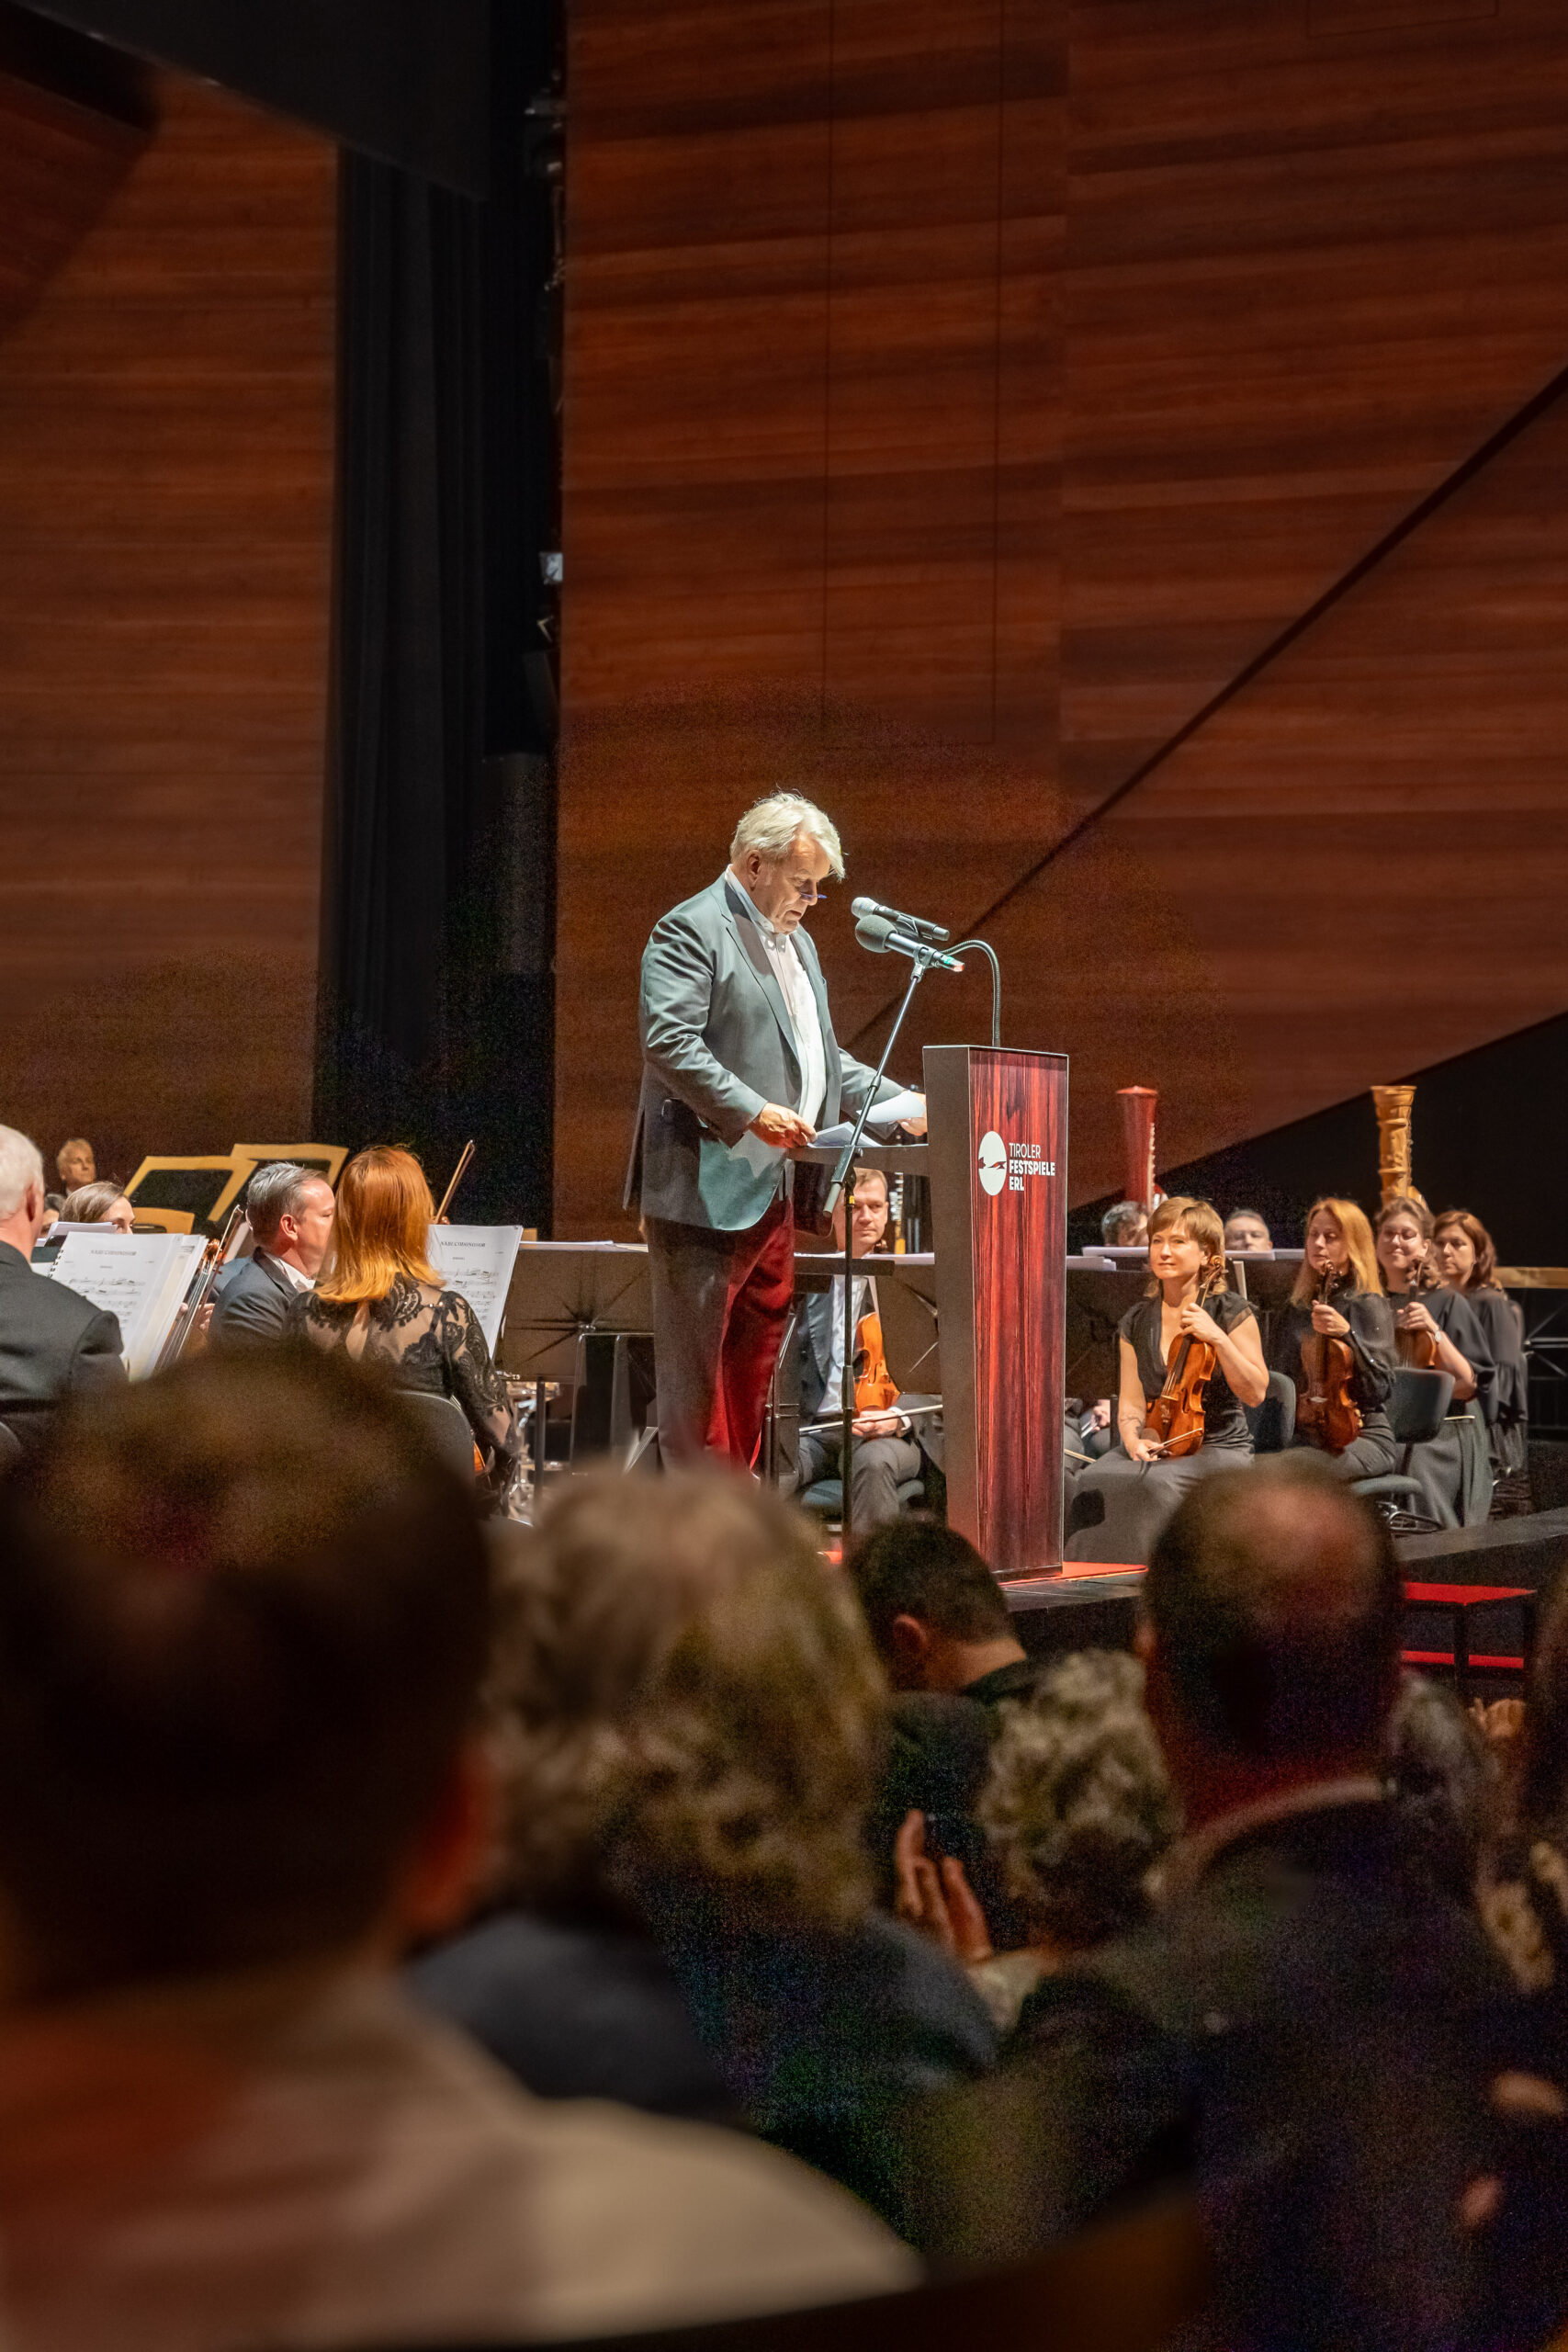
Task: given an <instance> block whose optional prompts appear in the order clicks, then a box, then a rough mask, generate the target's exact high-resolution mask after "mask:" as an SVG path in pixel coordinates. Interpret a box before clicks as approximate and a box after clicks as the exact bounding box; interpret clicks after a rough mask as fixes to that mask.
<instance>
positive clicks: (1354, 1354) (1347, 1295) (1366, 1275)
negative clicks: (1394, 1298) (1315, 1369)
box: [1269, 1197, 1399, 1478]
mask: <svg viewBox="0 0 1568 2352" xmlns="http://www.w3.org/2000/svg"><path fill="white" fill-rule="evenodd" d="M1325 1292H1327V1293H1328V1294H1329V1295H1326V1296H1325ZM1314 1332H1315V1333H1317V1334H1318V1335H1319V1336H1320V1337H1322V1338H1325V1339H1333V1340H1343V1341H1344V1342H1345V1344H1346V1346H1347V1347H1348V1349H1349V1351H1350V1364H1349V1371H1348V1379H1347V1384H1346V1385H1347V1389H1348V1397H1349V1399H1350V1401H1351V1403H1352V1404H1353V1405H1354V1407H1355V1408H1356V1411H1357V1413H1358V1414H1359V1418H1360V1423H1361V1426H1360V1430H1359V1434H1358V1435H1357V1436H1355V1437H1354V1438H1352V1439H1351V1440H1350V1442H1348V1444H1346V1445H1343V1446H1341V1447H1340V1448H1339V1449H1338V1450H1337V1451H1334V1450H1333V1449H1331V1448H1329V1447H1327V1446H1324V1445H1322V1444H1321V1442H1320V1439H1319V1437H1318V1435H1317V1434H1316V1433H1314V1430H1312V1429H1310V1428H1307V1427H1304V1426H1303V1418H1302V1403H1303V1398H1304V1397H1306V1395H1307V1380H1306V1373H1305V1367H1304V1365H1303V1358H1302V1342H1303V1340H1306V1339H1308V1338H1309V1337H1310V1336H1311V1335H1312V1334H1313V1333H1314ZM1398 1362H1399V1355H1398V1351H1397V1349H1396V1348H1395V1346H1394V1337H1393V1309H1392V1308H1391V1307H1390V1306H1389V1303H1388V1301H1387V1299H1386V1298H1384V1296H1383V1295H1382V1282H1381V1280H1380V1278H1379V1274H1378V1261H1377V1252H1376V1250H1375V1249H1374V1248H1373V1245H1372V1228H1371V1226H1370V1225H1369V1224H1368V1222H1367V1218H1366V1215H1365V1212H1364V1211H1363V1210H1361V1209H1359V1208H1358V1206H1357V1205H1356V1203H1355V1202H1354V1201H1347V1200H1340V1199H1337V1198H1333V1197H1329V1198H1325V1199H1323V1200H1318V1201H1314V1203H1313V1205H1312V1209H1311V1212H1310V1214H1309V1215H1308V1217H1307V1222H1306V1234H1305V1237H1304V1254H1303V1259H1302V1263H1301V1268H1300V1271H1299V1272H1298V1273H1297V1275H1296V1279H1295V1282H1294V1283H1293V1285H1292V1290H1291V1295H1290V1297H1289V1299H1288V1300H1287V1302H1286V1304H1285V1306H1284V1307H1283V1308H1282V1309H1281V1311H1280V1314H1279V1315H1278V1316H1277V1317H1276V1318H1275V1322H1274V1329H1273V1334H1272V1337H1271V1340H1270V1343H1269V1364H1270V1366H1271V1368H1272V1369H1274V1370H1275V1371H1278V1372H1283V1373H1286V1374H1289V1376H1290V1378H1291V1379H1292V1380H1293V1381H1294V1383H1295V1385H1296V1429H1295V1437H1294V1441H1293V1442H1294V1443H1295V1444H1297V1445H1316V1446H1318V1447H1319V1450H1320V1451H1322V1452H1324V1453H1328V1454H1329V1457H1330V1460H1331V1462H1332V1464H1333V1467H1334V1469H1335V1471H1336V1472H1337V1475H1338V1476H1340V1477H1342V1478H1377V1477H1381V1476H1383V1474H1384V1473H1385V1472H1387V1471H1390V1470H1392V1469H1393V1467H1394V1464H1395V1462H1396V1460H1397V1449H1396V1447H1395V1445H1394V1442H1393V1430H1391V1429H1390V1427H1389V1419H1388V1400H1389V1397H1390V1395H1391V1393H1392V1391H1393V1375H1394V1370H1395V1367H1396V1366H1397V1364H1398Z"/></svg>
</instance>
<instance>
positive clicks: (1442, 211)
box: [1062, 0, 1568, 807]
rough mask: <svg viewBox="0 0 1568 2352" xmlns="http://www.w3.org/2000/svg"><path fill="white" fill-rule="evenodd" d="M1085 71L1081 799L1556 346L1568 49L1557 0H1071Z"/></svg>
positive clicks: (1394, 518)
mask: <svg viewBox="0 0 1568 2352" xmlns="http://www.w3.org/2000/svg"><path fill="white" fill-rule="evenodd" d="M1413 13H1414V12H1413ZM1434 19H1435V20H1434ZM1323 21H1324V22H1325V24H1326V23H1332V24H1334V25H1336V26H1337V25H1338V24H1339V23H1340V22H1341V21H1342V17H1333V18H1330V19H1325V20H1323ZM1071 74H1072V102H1071V130H1070V134H1069V170H1070V174H1071V189H1072V198H1071V207H1070V213H1069V225H1068V257H1069V266H1068V271H1067V279H1066V287H1067V291H1066V304H1067V334H1068V343H1069V351H1070V370H1071V376H1070V388H1069V393H1068V417H1067V425H1066V432H1067V448H1068V456H1067V465H1066V487H1065V494H1064V504H1065V515H1064V531H1065V537H1066V548H1067V554H1066V589H1065V605H1066V609H1065V614H1064V641H1065V651H1064V663H1065V670H1064V684H1063V695H1062V722H1063V736H1064V765H1065V776H1066V783H1067V785H1068V786H1069V787H1070V790H1071V792H1072V795H1073V797H1074V799H1075V802H1076V803H1077V805H1078V806H1080V807H1088V806H1092V805H1094V803H1095V802H1097V801H1098V800H1099V798H1100V797H1101V796H1102V795H1103V794H1105V793H1106V792H1108V791H1111V790H1113V789H1114V788H1115V787H1116V786H1118V785H1120V784H1121V783H1122V780H1123V779H1124V778H1125V777H1126V776H1128V775H1131V774H1132V773H1133V771H1134V768H1135V767H1136V765H1137V764H1138V763H1139V761H1140V760H1141V759H1143V758H1144V757H1145V756H1146V755H1147V754H1148V753H1149V752H1152V751H1154V750H1155V749H1156V747H1157V746H1158V745H1159V744H1160V743H1161V742H1162V741H1164V740H1165V739H1166V738H1167V737H1168V735H1170V734H1171V733H1172V732H1174V731H1175V729H1177V728H1179V726H1180V725H1182V723H1183V722H1184V721H1186V720H1188V719H1189V718H1190V717H1191V716H1192V714H1193V713H1194V712H1195V711H1197V710H1199V709H1200V708H1201V707H1202V705H1203V704H1204V703H1205V702H1206V701H1207V700H1208V698H1209V697H1210V696H1211V695H1213V693H1214V692H1216V691H1217V690H1218V689H1219V688H1221V687H1223V686H1224V684H1225V683H1226V681H1227V680H1228V679H1230V678H1232V677H1233V676H1234V675H1235V673H1236V672H1237V671H1238V670H1240V669H1241V668H1242V667H1243V666H1244V664H1245V663H1246V662H1247V661H1249V660H1250V659H1251V658H1252V657H1253V656H1255V655H1256V654H1257V653H1258V652H1259V651H1260V650H1262V649H1263V648H1264V647H1266V646H1267V645H1268V643H1269V640H1270V639H1271V638H1272V637H1274V636H1275V635H1276V634H1277V633H1278V632H1279V631H1280V629H1282V628H1285V627H1287V626H1288V625H1289V624H1290V623H1291V622H1292V621H1293V620H1294V619H1295V618H1296V617H1297V616H1298V615H1299V614H1301V613H1303V612H1304V611H1305V610H1306V609H1307V607H1308V606H1310V605H1312V604H1313V603H1314V600H1315V599H1316V598H1317V597H1318V596H1320V595H1321V594H1323V593H1324V592H1325V590H1326V589H1328V588H1329V587H1331V586H1332V584H1333V582H1335V581H1336V580H1337V578H1338V577H1339V576H1340V575H1341V574H1342V573H1343V572H1344V571H1347V570H1348V568H1349V566H1350V565H1351V564H1353V563H1354V562H1355V561H1356V560H1357V559H1358V558H1359V557H1360V556H1362V555H1363V554H1364V553H1365V552H1366V550H1367V549H1368V548H1371V547H1373V546H1374V545H1375V544H1376V543H1377V541H1378V540H1379V539H1380V538H1381V537H1382V536H1383V534H1384V533H1385V532H1386V531H1388V530H1389V529H1390V528H1391V527H1392V526H1393V525H1395V524H1396V523H1397V522H1398V521H1399V520H1400V518H1401V517H1402V516H1404V515H1406V514H1407V513H1408V512H1409V511H1410V510H1411V508H1413V507H1414V506H1416V504H1417V503H1419V501H1420V500H1421V499H1422V498H1423V497H1424V496H1425V495H1426V494H1427V492H1429V491H1431V490H1433V489H1435V488H1436V486H1437V485H1438V483H1439V482H1440V481H1442V480H1443V479H1444V477H1445V476H1446V475H1447V474H1448V473H1449V472H1450V471H1451V470H1452V469H1453V468H1454V467H1456V466H1457V465H1459V464H1460V463H1461V462H1462V460H1463V459H1464V458H1467V457H1468V456H1469V455H1470V453H1471V451H1472V449H1474V448H1475V447H1477V446H1478V445H1479V444H1480V443H1481V442H1483V441H1484V440H1485V438H1486V436H1487V435H1488V434H1490V433H1491V432H1493V431H1494V430H1495V428H1496V427H1497V426H1498V425H1500V424H1502V423H1503V422H1504V421H1505V419H1506V417H1507V416H1508V415H1509V414H1510V413H1512V411H1513V410H1515V409H1516V408H1517V406H1518V405H1519V404H1520V402H1521V401H1524V400H1526V399H1528V398H1529V395H1530V394H1531V393H1533V392H1534V391H1536V390H1538V389H1539V388H1540V386H1541V385H1542V384H1543V383H1544V382H1545V381H1546V380H1547V379H1549V378H1550V377H1551V376H1552V375H1554V374H1555V372H1556V370H1557V369H1558V368H1560V367H1562V365H1563V363H1564V361H1565V360H1568V51H1565V50H1564V45H1563V42H1562V17H1561V12H1560V10H1559V9H1558V8H1557V6H1555V0H1508V5H1507V6H1506V7H1505V8H1504V9H1502V10H1501V11H1500V12H1499V13H1498V14H1497V15H1496V16H1495V17H1487V18H1484V19H1479V20H1477V19H1461V20H1455V19H1454V18H1453V17H1451V16H1450V14H1449V12H1448V11H1447V10H1443V11H1438V10H1436V9H1431V10H1428V11H1427V15H1426V20H1418V21H1415V22H1411V23H1407V24H1406V25H1405V26H1404V27H1387V26H1385V27H1384V28H1382V34H1381V37H1380V38H1371V39H1369V38H1368V36H1367V35H1366V34H1365V33H1363V34H1361V35H1359V36H1357V35H1345V34H1337V35H1336V36H1335V37H1328V36H1327V35H1326V34H1325V35H1324V36H1323V37H1318V38H1314V37H1313V34H1312V31H1311V28H1310V25H1309V22H1308V20H1307V18H1306V17H1305V16H1304V14H1303V10H1302V8H1300V7H1299V6H1269V7H1262V8H1260V7H1258V6H1256V5H1254V0H1080V5H1079V6H1077V8H1076V9H1075V12H1074V38H1073V47H1072V61H1071Z"/></svg>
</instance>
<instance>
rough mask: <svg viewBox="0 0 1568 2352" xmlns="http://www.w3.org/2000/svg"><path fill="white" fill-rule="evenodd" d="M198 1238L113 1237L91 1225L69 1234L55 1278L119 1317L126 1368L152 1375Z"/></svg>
mask: <svg viewBox="0 0 1568 2352" xmlns="http://www.w3.org/2000/svg"><path fill="white" fill-rule="evenodd" d="M206 1247H207V1243H206V1239H205V1237H204V1236H203V1235H201V1234H199V1233H116V1232H115V1231H114V1229H113V1228H112V1227H109V1226H107V1225H96V1226H94V1227H92V1228H91V1230H90V1231H88V1232H85V1233H84V1232H82V1231H80V1230H78V1231H76V1232H74V1233H68V1234H67V1235H66V1237H65V1240H64V1243H63V1245H62V1249H61V1252H60V1255H59V1257H58V1258H57V1259H56V1260H55V1261H54V1279H55V1281H56V1282H57V1283H63V1284H64V1285H65V1287H66V1289H67V1290H74V1291H80V1293H81V1295H82V1296H83V1297H84V1298H90V1299H91V1300H92V1302H93V1305H94V1306H100V1307H104V1308H106V1309H107V1311H108V1312H109V1313H110V1314H112V1315H118V1317H119V1336H120V1343H121V1348H122V1351H123V1353H124V1356H125V1368H126V1370H127V1371H128V1372H129V1373H130V1377H131V1378H132V1380H140V1379H141V1376H142V1374H144V1373H148V1372H151V1371H152V1367H153V1365H154V1364H155V1363H157V1361H158V1354H159V1351H160V1350H161V1349H162V1347H163V1344H164V1340H166V1339H167V1338H168V1336H169V1333H170V1330H171V1329H173V1326H174V1320H175V1315H176V1314H177V1313H178V1312H179V1307H180V1302H181V1300H182V1299H183V1298H184V1297H185V1295H186V1291H187V1290H188V1289H189V1288H190V1284H191V1279H192V1277H193V1275H194V1274H195V1272H196V1270H197V1266H198V1265H199V1264H200V1262H201V1255H202V1252H203V1250H205V1249H206Z"/></svg>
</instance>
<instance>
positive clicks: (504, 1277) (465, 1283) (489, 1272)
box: [428, 1225, 523, 1356]
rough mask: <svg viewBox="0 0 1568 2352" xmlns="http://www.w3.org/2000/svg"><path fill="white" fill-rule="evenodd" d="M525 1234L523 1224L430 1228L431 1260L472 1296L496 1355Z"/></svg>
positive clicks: (465, 1294)
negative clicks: (503, 1315)
mask: <svg viewBox="0 0 1568 2352" xmlns="http://www.w3.org/2000/svg"><path fill="white" fill-rule="evenodd" d="M522 1238H523V1227H521V1226H520V1225H433V1226H432V1227H431V1228H430V1238H429V1244H428V1247H429V1250H430V1262H431V1264H432V1265H433V1266H434V1268H435V1271H436V1272H437V1273H438V1274H439V1275H440V1277H441V1279H442V1281H443V1282H444V1283H447V1284H448V1285H449V1286H450V1288H451V1289H453V1290H455V1291H458V1292H460V1293H461V1294H462V1295H463V1297H465V1298H466V1299H467V1300H468V1305H469V1306H471V1307H472V1308H473V1310H474V1313H475V1314H476V1315H477V1316H478V1317H479V1328H480V1329H481V1330H482V1331H483V1332H484V1335H485V1345H486V1346H487V1347H488V1348H489V1350H490V1351H491V1355H492V1356H493V1355H494V1353H495V1351H496V1344H497V1342H498V1341H499V1340H500V1338H501V1318H502V1314H503V1313H504V1312H505V1308H506V1294H507V1292H508V1291H509V1290H510V1288H511V1287H512V1269H513V1266H514V1265H515V1264H516V1262H517V1246H518V1244H519V1242H520V1241H521V1240H522Z"/></svg>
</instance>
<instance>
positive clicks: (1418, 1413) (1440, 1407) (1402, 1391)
mask: <svg viewBox="0 0 1568 2352" xmlns="http://www.w3.org/2000/svg"><path fill="white" fill-rule="evenodd" d="M1453 1397H1454V1376H1453V1374H1452V1373H1451V1372H1421V1371H1417V1370H1416V1366H1415V1365H1414V1364H1402V1365H1401V1366H1400V1368H1399V1370H1398V1371H1397V1372H1396V1373H1395V1374H1394V1375H1393V1396H1392V1397H1390V1398H1389V1400H1388V1419H1389V1426H1390V1428H1391V1429H1392V1430H1393V1442H1394V1443H1395V1444H1396V1445H1399V1446H1403V1448H1404V1452H1403V1453H1401V1455H1400V1457H1399V1467H1398V1469H1397V1470H1389V1471H1385V1472H1384V1473H1383V1475H1382V1476H1381V1477H1377V1478H1358V1479H1357V1480H1356V1482H1355V1484H1354V1486H1353V1487H1352V1488H1351V1492H1352V1493H1353V1494H1358V1495H1365V1496H1366V1497H1367V1498H1368V1500H1369V1501H1371V1502H1372V1503H1374V1504H1375V1505H1376V1506H1377V1508H1378V1510H1381V1511H1382V1513H1383V1515H1384V1517H1385V1518H1386V1519H1387V1521H1388V1523H1389V1525H1390V1527H1391V1528H1392V1529H1393V1532H1394V1533H1395V1534H1396V1535H1430V1534H1433V1533H1435V1532H1436V1531H1437V1528H1438V1521H1437V1520H1435V1519H1430V1518H1428V1517H1427V1513H1426V1512H1425V1511H1419V1510H1411V1509H1410V1508H1409V1500H1408V1498H1411V1497H1413V1496H1418V1495H1419V1494H1420V1492H1421V1487H1420V1483H1419V1481H1418V1480H1417V1479H1415V1478H1413V1477H1412V1476H1410V1457H1411V1455H1412V1454H1413V1453H1415V1451H1416V1447H1417V1446H1418V1445H1429V1444H1430V1443H1431V1442H1432V1440H1433V1439H1434V1438H1435V1437H1436V1436H1437V1434H1438V1431H1439V1430H1440V1429H1441V1428H1442V1426H1443V1423H1444V1422H1445V1421H1446V1420H1447V1419H1448V1415H1449V1407H1450V1405H1451V1404H1452V1403H1453ZM1402 1496H1403V1497H1404V1498H1406V1500H1405V1501H1404V1502H1403V1503H1402V1502H1401V1500H1400V1498H1401V1497H1402Z"/></svg>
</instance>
